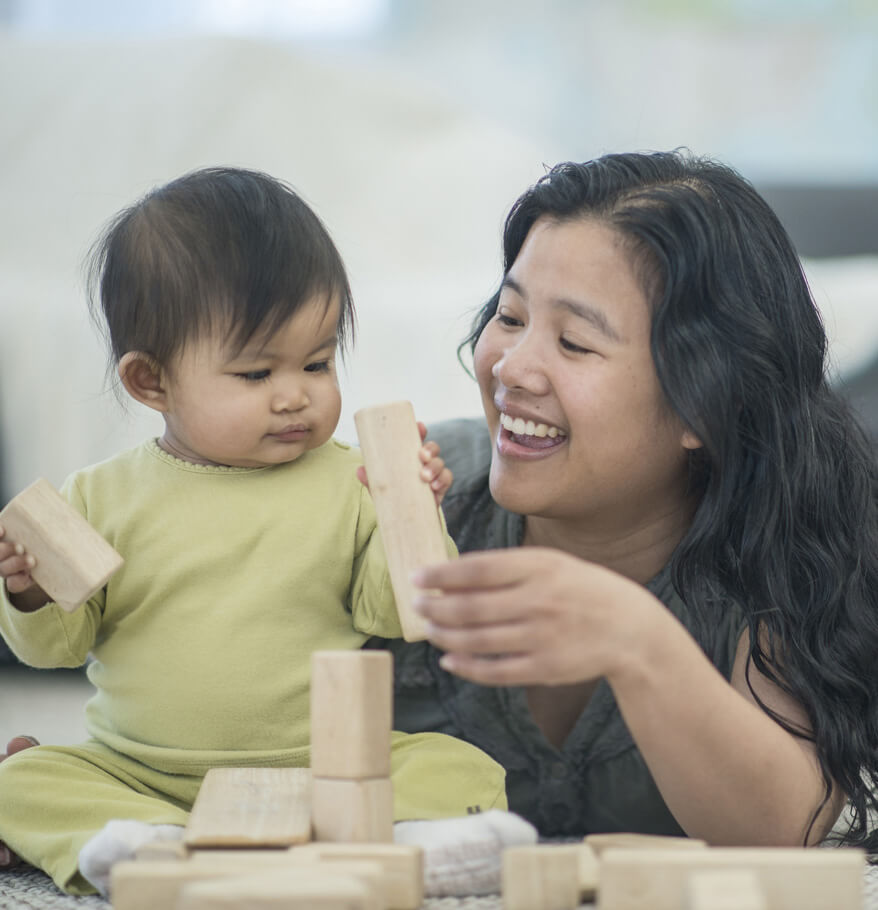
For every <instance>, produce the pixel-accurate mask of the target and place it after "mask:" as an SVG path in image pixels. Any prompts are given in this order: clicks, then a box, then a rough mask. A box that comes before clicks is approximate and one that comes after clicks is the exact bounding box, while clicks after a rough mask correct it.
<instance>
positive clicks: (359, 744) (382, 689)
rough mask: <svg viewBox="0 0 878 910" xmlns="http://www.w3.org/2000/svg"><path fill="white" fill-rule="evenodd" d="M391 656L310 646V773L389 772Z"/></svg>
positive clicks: (354, 775)
mask: <svg viewBox="0 0 878 910" xmlns="http://www.w3.org/2000/svg"><path fill="white" fill-rule="evenodd" d="M392 723H393V658H392V657H391V656H390V654H389V652H387V651H315V652H314V654H313V655H312V657H311V773H312V774H313V775H314V777H324V778H325V777H339V778H346V779H349V780H350V779H357V780H361V779H366V778H375V777H389V776H390V731H391V726H392Z"/></svg>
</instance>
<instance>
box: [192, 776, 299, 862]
mask: <svg viewBox="0 0 878 910" xmlns="http://www.w3.org/2000/svg"><path fill="white" fill-rule="evenodd" d="M310 790H311V770H310V768H212V769H211V770H210V771H208V772H207V774H206V775H205V777H204V780H203V781H202V784H201V789H200V790H199V791H198V796H197V797H196V799H195V805H194V806H193V807H192V812H191V814H190V816H189V823H188V825H187V826H186V832H185V834H184V837H183V842H184V843H185V844H186V846H187V847H223V846H238V847H260V846H262V847H271V846H274V847H281V846H289V845H290V844H299V843H304V842H306V841H308V840H310V839H311V796H310Z"/></svg>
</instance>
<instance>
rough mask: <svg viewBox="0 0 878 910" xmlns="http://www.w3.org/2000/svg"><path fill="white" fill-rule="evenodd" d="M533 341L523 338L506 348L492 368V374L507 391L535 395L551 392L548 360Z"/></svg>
mask: <svg viewBox="0 0 878 910" xmlns="http://www.w3.org/2000/svg"><path fill="white" fill-rule="evenodd" d="M537 348H538V346H537V345H536V344H534V341H533V340H532V339H528V338H522V339H520V340H519V341H518V343H517V344H514V345H511V346H510V347H508V348H505V349H504V350H503V352H502V353H501V355H500V357H499V359H498V360H496V361H495V362H494V365H493V366H492V367H491V373H492V374H493V375H494V377H495V378H496V379H498V380H499V381H500V382H501V383H503V385H504V386H506V388H507V389H522V390H524V391H526V392H530V393H531V394H533V395H544V394H545V393H546V392H547V391H548V390H549V380H548V377H547V375H546V359H545V357H544V356H542V355H541V354H540V352H539V350H538V349H537Z"/></svg>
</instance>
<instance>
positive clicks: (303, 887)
mask: <svg viewBox="0 0 878 910" xmlns="http://www.w3.org/2000/svg"><path fill="white" fill-rule="evenodd" d="M113 906H114V910H116V907H115V904H114V905H113ZM155 906H156V907H158V906H160V905H158V904H156V905H155ZM176 906H177V910H384V904H383V902H382V900H381V897H380V895H378V894H377V893H376V892H375V891H374V890H373V888H372V887H371V886H370V885H369V884H367V883H366V882H365V881H364V880H363V879H362V878H356V877H354V876H353V875H343V874H337V873H329V872H327V871H324V870H318V869H316V868H305V867H300V868H296V869H286V870H283V871H280V870H274V871H272V872H267V873H262V874H258V875H244V876H235V877H233V878H228V879H225V880H223V881H202V882H194V883H192V884H189V885H186V887H184V888H183V890H182V892H181V894H180V897H179V899H178V901H177V905H176Z"/></svg>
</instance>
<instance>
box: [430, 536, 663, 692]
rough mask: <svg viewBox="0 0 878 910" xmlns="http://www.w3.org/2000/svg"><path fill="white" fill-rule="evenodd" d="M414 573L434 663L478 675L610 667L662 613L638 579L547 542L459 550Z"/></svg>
mask: <svg viewBox="0 0 878 910" xmlns="http://www.w3.org/2000/svg"><path fill="white" fill-rule="evenodd" d="M414 580H415V584H416V585H418V586H419V587H421V588H424V589H425V590H424V591H423V593H422V594H421V595H419V597H418V598H417V600H416V602H415V607H416V609H417V610H418V611H419V612H420V613H421V614H422V615H423V616H424V617H425V618H426V619H427V621H428V637H429V639H430V641H431V642H432V643H433V644H434V645H436V646H437V647H438V648H441V649H442V650H443V651H445V652H446V653H445V654H444V655H443V656H442V658H441V661H440V662H441V665H442V666H443V668H444V669H446V670H448V671H449V672H451V673H455V674H456V675H458V676H461V677H463V678H465V679H469V680H472V681H473V682H477V683H482V684H484V685H561V684H567V683H574V682H582V681H585V680H589V679H595V678H597V677H600V676H606V677H610V676H611V675H612V674H613V673H614V671H615V670H616V669H617V668H621V667H623V666H625V665H627V664H628V663H629V661H630V659H631V657H632V655H633V653H634V652H636V650H637V648H639V647H643V646H645V645H646V643H647V642H648V639H649V634H650V633H649V629H650V620H651V619H652V618H659V617H662V618H664V614H666V613H667V611H666V610H665V609H664V608H663V607H662V605H661V603H660V602H659V601H658V600H656V598H654V597H653V596H652V594H650V593H649V592H648V591H647V590H646V589H645V588H644V587H642V586H641V585H639V584H636V583H635V582H633V581H630V580H629V579H627V578H624V577H623V576H621V575H618V574H617V573H615V572H612V571H611V570H609V569H605V568H603V567H602V566H598V565H595V564H593V563H588V562H585V561H584V560H582V559H578V558H576V557H574V556H571V555H569V554H567V553H563V552H561V551H559V550H552V549H543V548H534V547H530V548H529V547H524V548H520V549H508V550H490V551H484V552H479V553H467V554H464V555H463V556H462V557H461V558H460V559H458V560H454V561H452V562H449V563H444V564H441V565H434V566H428V567H426V568H424V569H422V570H421V571H419V572H418V573H416V575H415V579H414Z"/></svg>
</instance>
